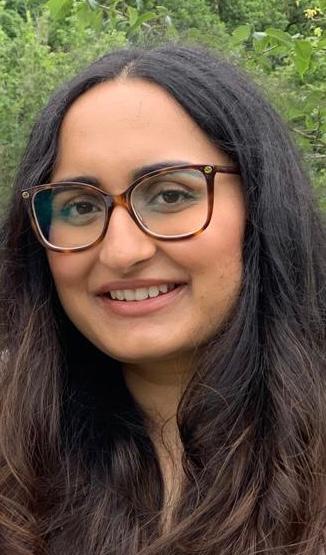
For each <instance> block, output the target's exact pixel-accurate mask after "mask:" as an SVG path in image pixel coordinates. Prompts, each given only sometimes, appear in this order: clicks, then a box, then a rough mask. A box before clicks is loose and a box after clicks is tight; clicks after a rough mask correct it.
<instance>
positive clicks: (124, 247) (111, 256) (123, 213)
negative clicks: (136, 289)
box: [99, 206, 157, 274]
mask: <svg viewBox="0 0 326 555" xmlns="http://www.w3.org/2000/svg"><path fill="white" fill-rule="evenodd" d="M156 249H157V247H156V243H155V239H154V238H153V237H150V236H149V235H147V234H146V233H144V231H142V229H140V228H139V227H138V226H137V224H136V223H135V222H134V221H133V219H132V218H131V216H130V214H128V212H127V210H126V209H125V208H124V207H122V206H116V207H115V208H114V209H113V210H112V212H111V215H110V221H109V225H108V228H107V231H106V234H105V237H104V238H103V240H102V242H101V243H100V251H99V260H100V262H101V263H102V264H104V265H105V266H107V267H110V268H111V269H112V270H113V272H116V273H117V274H118V273H121V274H123V273H127V272H128V271H130V269H131V268H132V267H133V266H135V265H136V264H138V263H140V262H144V261H146V260H149V259H150V258H152V257H153V256H154V254H155V252H156Z"/></svg>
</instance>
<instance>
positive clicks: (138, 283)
mask: <svg viewBox="0 0 326 555" xmlns="http://www.w3.org/2000/svg"><path fill="white" fill-rule="evenodd" d="M164 283H167V284H168V283H173V284H174V283H175V284H177V285H181V284H185V283H186V282H185V281H180V280H179V279H177V280H173V279H166V280H165V279H164V278H160V279H134V280H127V279H125V280H119V281H108V282H107V283H105V284H103V285H102V286H101V287H99V288H98V289H97V290H96V291H95V294H96V295H103V294H105V293H108V292H109V291H115V290H116V289H120V290H121V289H139V288H141V287H146V288H148V287H151V286H152V285H162V284H164Z"/></svg>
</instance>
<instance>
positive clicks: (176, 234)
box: [0, 45, 326, 555]
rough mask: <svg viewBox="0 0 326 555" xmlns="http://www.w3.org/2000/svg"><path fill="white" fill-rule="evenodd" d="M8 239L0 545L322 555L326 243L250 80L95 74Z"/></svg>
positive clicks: (138, 65) (45, 127) (82, 554)
mask: <svg viewBox="0 0 326 555" xmlns="http://www.w3.org/2000/svg"><path fill="white" fill-rule="evenodd" d="M2 235H3V242H2V261H1V279H0V282H1V298H2V302H1V330H2V331H1V341H2V346H1V352H2V353H3V354H2V367H3V368H2V378H1V381H2V383H1V445H0V457H1V473H0V492H1V513H0V514H1V517H0V546H1V553H3V554H6V555H9V554H10V555H11V554H15V555H21V554H24V555H32V554H43V553H44V554H45V553H50V554H58V553H64V554H65V555H70V554H75V553H78V554H79V555H86V554H87V555H89V554H92V555H93V554H94V555H113V554H114V555H122V554H123V555H125V554H126V555H127V554H128V555H129V554H136V553H137V554H138V555H158V554H160V555H163V554H164V555H165V554H173V555H177V554H181V553H183V554H185V553H186V554H188V553H200V554H202V555H212V554H214V555H216V554H221V555H222V554H224V555H227V554H228V555H229V554H230V555H231V554H243V553H247V554H254V553H275V554H276V553H277V554H279V555H281V554H282V555H283V554H290V553H293V554H299V553H300V554H305V555H308V554H319V553H320V552H321V550H322V546H323V541H322V537H323V529H324V526H325V469H326V449H325V446H326V435H325V421H326V402H325V400H326V399H325V397H326V395H325V367H324V362H323V361H324V358H323V355H324V346H325V295H324V288H325V257H324V252H325V235H324V232H323V229H322V226H321V223H320V219H319V216H318V211H317V210H316V208H315V203H314V200H313V195H312V191H311V187H310V185H309V184H308V183H307V179H306V177H305V175H304V172H303V170H302V168H301V165H300V161H299V158H298V155H297V152H296V150H295V147H294V146H293V144H292V143H291V141H290V139H289V137H288V134H287V131H286V129H285V127H284V125H283V124H282V123H281V122H280V119H279V117H278V116H277V115H276V114H275V113H274V111H273V109H272V108H271V107H270V106H269V105H268V103H266V101H265V100H264V99H263V98H262V97H261V95H260V93H258V92H257V91H256V89H255V88H254V86H253V85H252V84H251V83H250V80H249V79H248V77H247V76H246V75H244V74H242V73H241V72H239V71H238V70H236V69H235V68H234V67H232V65H230V64H229V63H227V62H225V61H224V60H222V59H218V58H215V57H214V56H212V55H211V54H210V53H208V52H207V51H204V50H202V49H200V48H188V47H182V46H175V45H166V46H162V47H157V48H153V49H148V50H141V49H134V48H128V49H123V50H118V51H116V52H112V53H109V54H108V55H106V56H104V57H103V58H101V59H100V60H98V61H96V62H95V63H93V64H92V65H91V66H90V67H89V68H87V69H86V70H85V71H84V72H83V73H81V74H80V75H78V76H77V77H75V78H74V79H73V80H72V81H71V82H70V83H68V84H67V85H65V86H64V87H63V88H61V89H60V90H59V91H58V92H57V93H56V94H55V95H54V96H53V98H52V99H51V100H50V102H49V104H48V106H47V107H46V108H45V109H44V110H43V112H42V114H41V116H40V118H39V120H38V122H37V123H36V125H35V127H34V129H33V131H32V134H31V137H30V141H29V145H28V147H27V150H26V153H25V156H24V159H23V161H22V164H21V167H20V170H19V173H18V176H17V182H16V187H15V192H14V194H13V196H12V200H11V206H10V209H9V212H8V216H7V218H6V220H5V221H4V224H3V231H2Z"/></svg>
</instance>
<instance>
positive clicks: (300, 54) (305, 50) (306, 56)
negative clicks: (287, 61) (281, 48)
mask: <svg viewBox="0 0 326 555" xmlns="http://www.w3.org/2000/svg"><path fill="white" fill-rule="evenodd" d="M311 55H312V45H311V43H310V42H308V41H307V40H298V41H296V43H295V58H294V65H295V68H296V70H297V72H298V73H299V74H300V77H301V78H302V77H303V76H304V74H305V73H306V72H307V71H308V69H309V66H310V60H311Z"/></svg>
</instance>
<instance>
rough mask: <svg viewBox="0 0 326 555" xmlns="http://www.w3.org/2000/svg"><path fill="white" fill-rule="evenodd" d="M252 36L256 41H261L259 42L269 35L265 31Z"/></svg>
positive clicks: (256, 32)
mask: <svg viewBox="0 0 326 555" xmlns="http://www.w3.org/2000/svg"><path fill="white" fill-rule="evenodd" d="M252 36H253V38H254V39H256V40H258V41H259V40H262V39H264V38H265V37H267V34H266V33H265V32H263V31H255V32H254V33H253V34H252Z"/></svg>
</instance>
